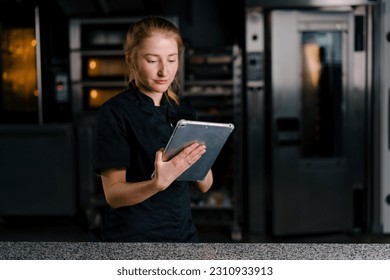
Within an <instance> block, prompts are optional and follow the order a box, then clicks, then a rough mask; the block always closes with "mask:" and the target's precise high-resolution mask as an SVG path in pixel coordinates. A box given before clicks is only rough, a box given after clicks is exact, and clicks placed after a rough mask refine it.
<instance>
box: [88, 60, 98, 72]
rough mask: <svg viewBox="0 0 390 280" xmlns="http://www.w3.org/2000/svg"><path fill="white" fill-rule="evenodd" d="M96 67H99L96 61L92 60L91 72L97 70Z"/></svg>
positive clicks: (90, 62) (90, 63) (90, 64)
mask: <svg viewBox="0 0 390 280" xmlns="http://www.w3.org/2000/svg"><path fill="white" fill-rule="evenodd" d="M96 66H97V63H96V60H93V59H91V60H90V61H89V68H90V69H91V70H95V69H96Z"/></svg>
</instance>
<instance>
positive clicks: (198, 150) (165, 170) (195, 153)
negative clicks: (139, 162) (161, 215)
mask: <svg viewBox="0 0 390 280" xmlns="http://www.w3.org/2000/svg"><path fill="white" fill-rule="evenodd" d="M163 151H164V149H161V150H159V151H157V153H156V158H155V162H154V168H155V173H154V177H153V179H155V180H156V184H157V185H158V186H159V187H160V188H161V190H164V189H166V188H167V187H168V186H169V185H170V184H172V182H173V181H174V180H176V178H177V177H179V176H180V175H181V174H182V173H183V172H184V171H186V170H187V169H188V168H189V167H190V166H191V165H192V164H194V163H195V162H197V161H198V160H199V159H200V158H201V156H202V155H203V154H204V153H205V152H206V146H205V145H203V144H199V143H193V144H191V145H189V146H188V147H186V148H184V149H183V150H182V151H181V152H180V153H179V154H177V155H176V156H175V157H173V158H172V159H171V160H169V161H163V159H162V158H163Z"/></svg>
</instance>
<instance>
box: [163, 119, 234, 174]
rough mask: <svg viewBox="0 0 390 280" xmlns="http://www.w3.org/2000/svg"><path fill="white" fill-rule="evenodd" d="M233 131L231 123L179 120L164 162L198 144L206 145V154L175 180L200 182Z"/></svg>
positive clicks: (168, 145)
mask: <svg viewBox="0 0 390 280" xmlns="http://www.w3.org/2000/svg"><path fill="white" fill-rule="evenodd" d="M233 129H234V125H233V124H231V123H215V122H202V121H189V120H180V121H179V122H178V123H177V125H176V127H175V130H174V132H173V133H172V136H171V138H170V140H169V142H168V144H167V146H166V147H165V150H164V160H169V159H171V158H172V157H174V156H175V155H177V154H178V153H179V152H180V151H181V150H182V149H183V148H185V147H187V146H188V145H190V144H192V143H194V142H198V143H201V144H205V145H206V153H205V154H203V155H202V157H201V158H200V159H199V160H198V161H197V162H195V163H194V164H193V165H192V166H191V167H190V168H188V169H187V170H186V171H185V172H184V173H183V174H182V175H181V176H180V177H178V178H177V180H182V181H202V180H203V179H204V178H205V177H206V175H207V172H208V170H209V169H210V168H211V167H212V165H213V164H214V162H215V160H216V159H217V157H218V154H219V153H220V151H221V150H222V148H223V146H224V144H225V143H226V141H227V139H228V138H229V135H230V134H231V132H232V131H233Z"/></svg>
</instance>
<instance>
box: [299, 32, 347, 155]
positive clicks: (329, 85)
mask: <svg viewBox="0 0 390 280" xmlns="http://www.w3.org/2000/svg"><path fill="white" fill-rule="evenodd" d="M342 39H343V37H342V32H339V31H332V32H303V33H302V41H301V42H302V45H301V51H302V69H301V73H302V91H301V92H302V96H301V100H302V108H301V110H302V111H301V114H302V115H301V118H302V131H301V132H302V155H303V157H305V158H327V157H340V156H341V155H342V152H343V151H342V149H343V147H342V145H343V144H342V143H343V133H342V131H343V110H342V109H343V82H342V81H343V79H342V69H343V44H342V43H343V42H342Z"/></svg>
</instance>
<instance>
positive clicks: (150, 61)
mask: <svg viewBox="0 0 390 280" xmlns="http://www.w3.org/2000/svg"><path fill="white" fill-rule="evenodd" d="M148 63H157V60H148Z"/></svg>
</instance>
